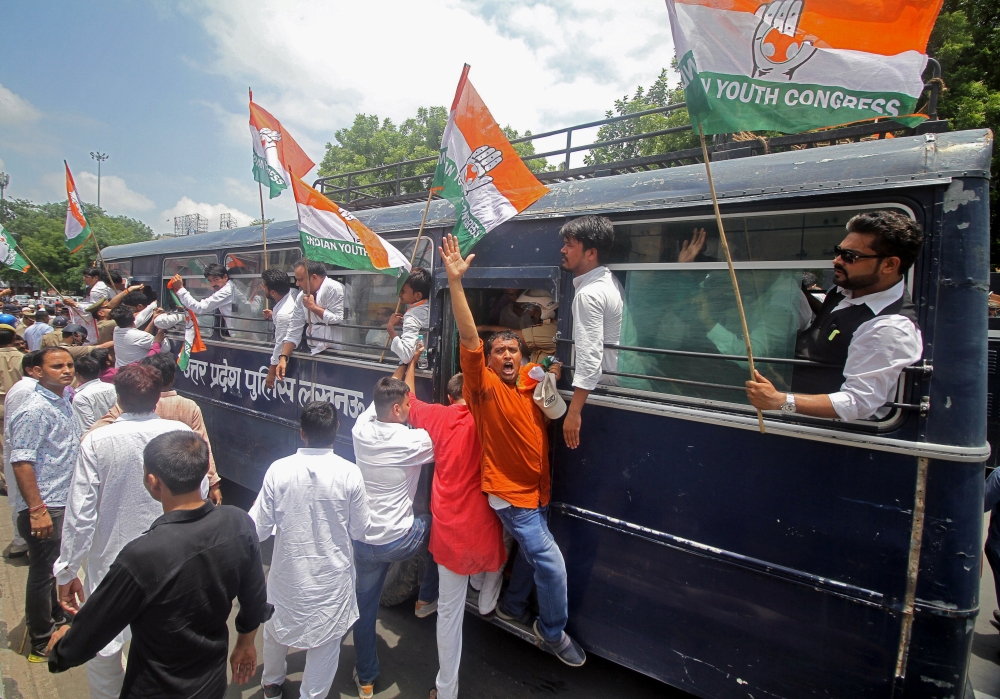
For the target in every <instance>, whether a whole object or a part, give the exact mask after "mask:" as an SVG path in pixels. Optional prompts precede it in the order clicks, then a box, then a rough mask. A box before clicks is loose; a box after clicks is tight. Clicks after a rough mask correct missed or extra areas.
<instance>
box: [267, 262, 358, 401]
mask: <svg viewBox="0 0 1000 699" xmlns="http://www.w3.org/2000/svg"><path fill="white" fill-rule="evenodd" d="M295 281H296V282H297V283H298V285H299V292H300V293H299V296H298V298H297V299H296V300H295V308H294V310H293V312H292V322H291V323H290V324H289V326H288V334H287V335H285V344H284V346H283V347H282V348H281V356H280V357H278V368H277V369H276V370H275V373H276V375H277V378H278V380H279V381H283V380H284V379H285V372H286V371H287V369H288V360H289V358H290V357H291V356H292V352H293V351H294V350H295V348H296V347H298V346H299V343H300V342H301V341H302V334H303V333H305V332H308V334H309V335H310V338H311V339H308V344H309V353H310V354H319V353H320V352H322V351H323V350H325V349H327V348H330V349H338V348H339V347H340V345H339V344H337V343H339V342H340V341H341V339H342V332H343V331H342V329H341V328H340V327H339V326H340V324H341V323H343V322H344V285H343V284H341V283H340V282H338V281H335V280H333V279H330V278H328V277H327V276H326V267H324V266H323V263H322V262H316V261H315V260H307V259H305V258H303V259H301V260H299V261H298V262H296V263H295Z"/></svg>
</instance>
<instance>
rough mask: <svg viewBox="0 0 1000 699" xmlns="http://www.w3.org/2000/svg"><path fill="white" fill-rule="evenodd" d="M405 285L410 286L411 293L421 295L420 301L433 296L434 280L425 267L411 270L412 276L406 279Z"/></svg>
mask: <svg viewBox="0 0 1000 699" xmlns="http://www.w3.org/2000/svg"><path fill="white" fill-rule="evenodd" d="M403 284H406V285H408V286H409V287H410V291H413V292H414V293H418V294H420V299H421V300H423V299H426V298H428V297H429V296H430V295H431V289H432V288H433V287H434V280H433V279H432V278H431V273H430V272H428V271H427V270H426V269H424V268H423V267H414V268H413V269H411V270H410V276H408V277H407V278H406V281H405V282H403Z"/></svg>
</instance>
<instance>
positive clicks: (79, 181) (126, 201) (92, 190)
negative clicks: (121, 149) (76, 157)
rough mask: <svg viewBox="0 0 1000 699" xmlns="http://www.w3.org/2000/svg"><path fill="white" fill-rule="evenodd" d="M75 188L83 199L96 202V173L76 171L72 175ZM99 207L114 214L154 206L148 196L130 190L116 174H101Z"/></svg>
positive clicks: (152, 207) (133, 211)
mask: <svg viewBox="0 0 1000 699" xmlns="http://www.w3.org/2000/svg"><path fill="white" fill-rule="evenodd" d="M73 178H74V180H76V188H77V190H78V191H79V193H80V196H81V197H82V198H83V200H84V201H89V202H94V203H95V204H96V203H97V173H94V172H87V171H83V172H78V173H76V174H75V175H74V176H73ZM101 208H103V209H104V210H105V211H107V212H108V213H110V214H112V215H115V214H119V213H135V212H141V211H150V210H151V209H155V208H156V204H154V203H153V201H152V200H151V199H149V198H148V197H146V196H144V195H142V194H139V192H135V191H132V190H131V189H129V188H128V185H127V184H125V180H123V179H122V178H121V177H118V176H117V175H101Z"/></svg>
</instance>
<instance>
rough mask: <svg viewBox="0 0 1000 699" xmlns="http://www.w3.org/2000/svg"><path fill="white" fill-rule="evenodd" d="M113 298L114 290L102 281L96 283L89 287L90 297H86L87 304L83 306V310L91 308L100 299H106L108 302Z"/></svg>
mask: <svg viewBox="0 0 1000 699" xmlns="http://www.w3.org/2000/svg"><path fill="white" fill-rule="evenodd" d="M114 297H115V290H114V289H112V288H111V287H110V286H108V285H107V284H105V283H104V282H102V281H98V282H97V283H96V284H94V285H93V286H92V287H90V295H89V296H87V303H85V304H83V307H84V308H87V307H89V306H93V305H94V304H95V303H97V302H98V301H100V300H101V299H106V300H108V301H110V300H111V299H113V298H114Z"/></svg>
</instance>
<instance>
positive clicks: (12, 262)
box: [0, 225, 31, 272]
mask: <svg viewBox="0 0 1000 699" xmlns="http://www.w3.org/2000/svg"><path fill="white" fill-rule="evenodd" d="M0 265H3V266H4V267H10V268H11V269H15V270H17V271H18V272H27V271H28V270H29V269H30V268H31V265H29V264H28V262H27V260H25V259H24V258H23V257H21V255H20V254H19V253H18V252H17V246H16V243H15V242H14V236H12V235H11V234H10V231H8V230H7V229H6V228H4V227H3V226H2V225H0Z"/></svg>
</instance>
